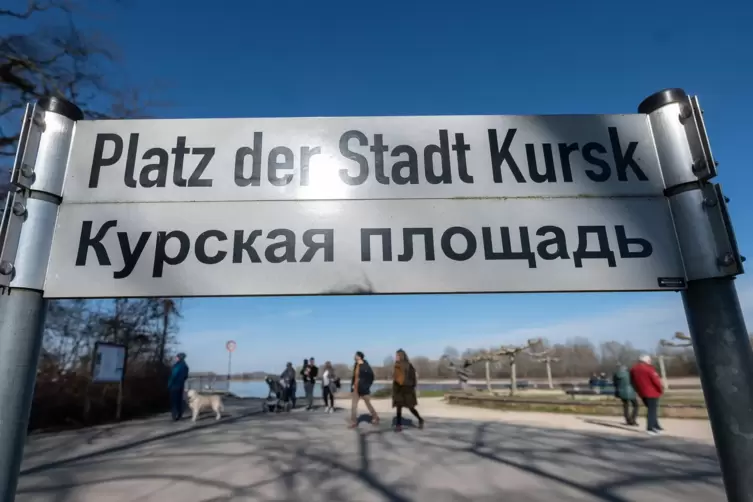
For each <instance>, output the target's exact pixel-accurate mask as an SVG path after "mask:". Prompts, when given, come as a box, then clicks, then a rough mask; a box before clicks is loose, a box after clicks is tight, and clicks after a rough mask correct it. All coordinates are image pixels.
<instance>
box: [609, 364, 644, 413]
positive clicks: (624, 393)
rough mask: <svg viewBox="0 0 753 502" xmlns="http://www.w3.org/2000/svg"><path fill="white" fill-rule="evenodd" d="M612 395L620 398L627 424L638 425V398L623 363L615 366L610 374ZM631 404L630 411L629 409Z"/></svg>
mask: <svg viewBox="0 0 753 502" xmlns="http://www.w3.org/2000/svg"><path fill="white" fill-rule="evenodd" d="M612 383H613V385H614V396H615V397H617V398H619V399H621V400H622V414H623V415H624V416H625V423H626V424H627V425H633V426H637V425H638V420H637V419H638V398H637V396H636V395H635V389H633V386H632V385H630V373H629V372H628V369H627V367H626V366H625V365H624V364H621V365H620V366H618V367H617V371H615V373H614V375H613V376H612ZM631 406H632V412H631V411H630V409H631Z"/></svg>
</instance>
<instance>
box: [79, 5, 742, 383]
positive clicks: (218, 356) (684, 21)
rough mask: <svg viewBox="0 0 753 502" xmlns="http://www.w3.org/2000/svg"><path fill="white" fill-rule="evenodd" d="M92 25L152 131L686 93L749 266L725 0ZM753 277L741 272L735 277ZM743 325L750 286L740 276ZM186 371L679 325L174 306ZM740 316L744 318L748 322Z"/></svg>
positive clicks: (567, 107)
mask: <svg viewBox="0 0 753 502" xmlns="http://www.w3.org/2000/svg"><path fill="white" fill-rule="evenodd" d="M128 4H130V7H122V8H117V9H112V10H108V12H107V15H106V16H100V17H99V18H97V19H96V20H95V21H87V22H88V23H90V24H91V26H93V27H95V28H97V29H98V30H99V31H101V32H102V33H104V34H105V35H106V36H107V37H109V38H110V39H111V40H112V41H113V43H114V44H115V45H117V46H119V47H120V49H121V57H122V62H121V64H122V68H123V69H124V74H125V75H126V77H127V80H128V83H129V84H131V85H135V86H140V87H142V88H144V89H150V90H151V91H152V93H153V95H154V96H155V97H156V98H159V99H160V100H163V101H167V102H169V106H165V107H161V108H155V109H154V110H152V112H153V113H154V115H155V116H158V117H256V116H323V115H330V116H332V115H334V116H338V115H339V116H343V115H345V116H347V115H351V116H352V115H438V114H551V113H635V112H636V108H637V105H638V103H639V102H640V101H641V100H642V99H643V98H644V97H646V96H648V95H649V94H652V93H653V92H655V91H658V90H661V89H663V88H666V87H683V88H684V89H686V90H687V91H688V92H689V93H692V94H697V95H698V96H699V97H700V100H701V104H702V106H703V108H704V109H705V111H706V114H705V118H706V123H707V126H708V129H709V134H710V138H711V143H712V148H713V151H714V154H715V156H716V157H717V159H718V161H719V162H720V166H719V171H720V173H721V175H720V176H719V178H717V181H718V182H721V183H722V184H723V187H724V188H725V191H726V194H727V195H728V196H729V197H730V198H731V200H732V202H731V211H732V217H733V221H734V223H735V227H736V231H737V234H738V240H739V244H740V247H741V249H742V250H743V254H745V252H746V251H747V252H748V254H749V255H751V254H753V253H752V252H751V248H753V229H751V226H750V218H751V216H753V197H751V196H750V191H751V189H752V185H753V169H751V167H752V166H751V156H750V154H749V150H750V146H751V141H752V139H753V127H752V126H751V123H752V121H753V100H751V90H753V51H751V48H752V47H753V31H751V26H753V4H751V3H749V2H748V3H746V2H741V1H739V0H738V1H735V2H728V1H715V2H700V1H683V2H675V1H672V2H657V1H655V0H653V1H643V0H641V1H632V2H604V1H598V2H597V1H590V0H579V1H577V2H562V1H543V2H542V1H530V2H501V1H491V0H487V1H467V2H457V1H443V0H433V1H423V0H410V1H408V0H403V1H392V0H384V1H377V2H354V1H348V2H345V1H339V0H327V1H319V2H311V1H293V0H287V1H283V0H281V1H277V2H260V1H248V0H246V1H240V0H232V1H231V0H225V1H219V2H205V1H192V0H181V1H178V0H160V1H153V0H152V1H146V0H132V1H131V2H128ZM749 263H753V262H749ZM738 285H739V288H740V291H741V296H742V299H743V304H744V306H745V309H746V312H748V313H750V312H752V311H753V294H752V293H753V281H751V280H750V279H747V278H745V277H743V278H741V279H740V280H739V281H738ZM184 314H185V318H184V321H183V328H182V332H181V337H180V340H181V348H182V349H183V350H185V351H186V352H187V353H188V354H189V361H190V363H191V366H192V368H193V369H196V370H216V371H223V370H224V368H225V365H226V353H225V352H224V343H225V341H226V340H227V339H228V338H234V339H235V340H236V341H237V342H238V350H237V352H236V354H235V355H234V361H235V363H234V369H235V370H239V371H240V370H252V369H264V370H279V369H281V366H282V364H284V362H285V361H286V360H294V361H299V360H300V359H302V358H303V357H306V356H312V355H313V356H316V357H317V358H318V359H319V360H324V359H332V360H339V361H343V360H349V359H350V357H351V354H352V353H353V351H355V350H357V349H361V350H364V351H366V353H367V356H370V357H371V358H372V359H373V360H374V361H375V362H381V360H382V359H383V358H384V357H385V356H387V355H388V354H390V353H391V352H393V351H394V350H395V349H396V348H398V347H404V348H406V349H407V350H409V352H412V353H414V354H418V353H422V354H425V355H438V354H439V353H441V351H442V350H443V348H444V346H446V345H453V346H455V347H457V348H459V349H461V350H462V349H464V348H466V347H479V346H484V345H490V344H492V343H497V344H499V343H512V342H516V341H520V340H521V339H522V338H523V337H525V336H528V335H530V334H541V335H544V336H547V337H548V338H549V339H550V340H551V341H562V340H565V339H567V338H571V337H573V336H578V335H585V336H589V337H590V338H591V339H592V341H594V342H596V343H598V342H599V340H604V339H619V340H625V339H628V338H630V339H633V340H634V342H635V344H636V345H638V346H641V347H645V348H653V347H654V346H655V345H656V341H657V340H658V338H660V337H662V336H664V337H669V336H671V334H672V332H673V331H675V330H685V329H687V326H686V324H685V321H684V317H683V312H682V305H681V300H680V297H679V295H678V294H675V293H662V294H659V293H656V294H598V295H596V294H589V295H580V294H567V295H565V294H559V295H553V294H552V295H541V294H537V295H463V296H461V295H458V296H452V295H451V296H407V297H406V296H392V297H347V298H343V297H339V298H322V297H316V298H308V297H303V298H256V299H254V298H244V299H241V298H236V299H191V300H185V301H184ZM748 317H749V318H750V315H749V314H748Z"/></svg>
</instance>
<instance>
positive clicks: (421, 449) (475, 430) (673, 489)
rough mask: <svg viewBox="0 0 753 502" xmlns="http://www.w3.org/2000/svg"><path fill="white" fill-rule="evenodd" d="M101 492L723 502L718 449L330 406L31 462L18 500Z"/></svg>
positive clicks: (123, 496) (114, 495) (145, 496)
mask: <svg viewBox="0 0 753 502" xmlns="http://www.w3.org/2000/svg"><path fill="white" fill-rule="evenodd" d="M364 417H368V415H365V416H364ZM344 418H345V420H344ZM408 422H409V419H404V423H405V424H406V425H407V424H408ZM176 432H177V431H176ZM103 494H107V496H106V497H104V498H107V499H108V500H141V501H149V500H155V501H156V500H157V499H160V500H178V499H180V500H186V501H188V500H214V501H230V500H286V501H291V502H293V501H298V500H301V501H302V500H306V501H307V502H313V501H317V500H329V501H361V500H363V501H370V500H389V501H396V502H405V501H411V500H437V501H440V500H441V501H445V500H448V501H458V502H464V501H470V500H473V501H479V500H480V501H483V500H490V501H491V500H497V501H498V500H503V499H508V500H515V501H516V502H517V501H522V502H538V501H546V502H550V501H551V500H557V501H567V500H578V501H580V502H582V501H606V502H627V501H632V500H651V501H652V502H661V501H662V500H684V501H685V500H687V501H703V502H710V501H714V500H725V498H724V492H723V488H722V484H721V476H720V473H719V468H718V464H717V460H716V454H715V451H714V449H713V447H712V446H710V445H705V444H697V443H691V442H688V441H682V440H678V439H675V438H670V437H658V438H656V437H635V436H609V435H604V434H593V433H584V432H580V431H566V430H554V429H544V428H538V427H529V426H520V425H510V424H503V423H485V422H478V421H469V420H440V419H431V420H430V421H427V428H426V429H424V430H419V429H414V428H413V427H408V426H406V428H405V429H404V430H403V432H402V433H399V434H398V433H396V432H394V430H393V429H392V428H391V427H390V426H389V424H386V423H383V424H381V425H379V426H371V425H368V426H364V425H362V426H360V427H358V428H357V429H349V428H348V427H347V416H346V417H343V416H342V415H340V416H337V415H332V414H316V415H315V414H286V415H282V416H280V415H277V416H268V415H255V416H250V417H245V418H237V419H235V420H223V421H221V422H219V423H216V424H215V423H211V424H207V425H206V426H199V427H194V428H191V429H189V430H185V431H180V432H179V433H176V434H169V435H162V436H160V437H155V438H150V439H149V440H147V441H138V442H132V443H130V444H127V445H120V446H117V447H115V448H112V449H110V450H109V451H101V452H99V453H97V454H96V455H82V456H78V457H75V458H72V459H68V460H66V461H57V462H52V463H47V464H45V465H43V466H39V467H37V468H34V469H27V470H26V471H24V473H23V474H22V477H21V479H20V482H19V490H18V496H17V500H18V501H19V502H22V501H30V500H33V501H34V502H44V501H55V502H63V501H67V500H77V501H85V500H101V499H103Z"/></svg>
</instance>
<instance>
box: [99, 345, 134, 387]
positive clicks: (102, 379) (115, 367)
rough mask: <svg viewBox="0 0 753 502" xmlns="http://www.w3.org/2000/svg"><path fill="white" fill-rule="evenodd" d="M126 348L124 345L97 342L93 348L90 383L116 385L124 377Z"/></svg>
mask: <svg viewBox="0 0 753 502" xmlns="http://www.w3.org/2000/svg"><path fill="white" fill-rule="evenodd" d="M125 363H126V348H125V346H124V345H119V344H114V343H102V342H98V343H96V344H95V346H94V362H93V365H92V382H95V383H113V382H114V383H117V382H121V381H123V378H124V376H125Z"/></svg>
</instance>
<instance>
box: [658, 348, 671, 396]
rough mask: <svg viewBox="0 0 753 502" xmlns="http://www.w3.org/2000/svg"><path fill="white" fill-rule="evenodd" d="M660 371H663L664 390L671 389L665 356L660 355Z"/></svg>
mask: <svg viewBox="0 0 753 502" xmlns="http://www.w3.org/2000/svg"><path fill="white" fill-rule="evenodd" d="M659 371H661V383H662V385H663V386H664V390H669V381H668V380H667V367H666V366H665V365H664V356H659Z"/></svg>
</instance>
